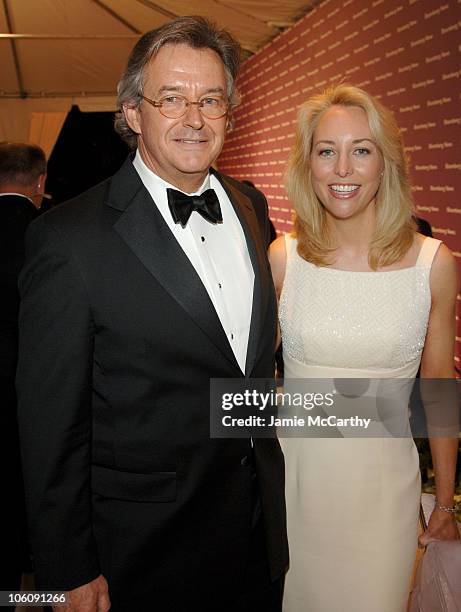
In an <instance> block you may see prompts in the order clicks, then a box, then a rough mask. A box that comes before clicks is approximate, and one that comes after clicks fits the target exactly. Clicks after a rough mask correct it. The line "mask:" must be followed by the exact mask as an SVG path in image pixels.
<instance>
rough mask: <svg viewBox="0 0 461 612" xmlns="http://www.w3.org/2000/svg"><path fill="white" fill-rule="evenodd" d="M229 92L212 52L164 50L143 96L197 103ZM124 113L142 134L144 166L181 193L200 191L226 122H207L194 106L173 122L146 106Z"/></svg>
mask: <svg viewBox="0 0 461 612" xmlns="http://www.w3.org/2000/svg"><path fill="white" fill-rule="evenodd" d="M226 89H227V84H226V75H225V71H224V64H223V62H222V61H221V58H220V57H219V56H218V54H217V53H215V51H213V50H212V49H194V48H192V47H189V46H188V45H182V44H179V45H165V46H164V47H162V48H161V49H160V51H159V52H158V53H157V54H156V55H155V56H154V57H153V58H152V59H151V61H150V62H149V64H147V66H146V68H145V71H144V88H143V94H144V95H145V96H146V97H147V98H150V99H151V100H159V99H160V98H164V97H165V96H170V95H181V96H184V97H185V98H187V99H188V100H189V101H191V102H196V101H198V100H200V99H201V98H203V97H204V96H206V95H207V94H213V96H216V95H220V96H222V97H224V98H226ZM124 112H125V117H126V119H127V122H128V124H129V126H130V127H131V129H132V130H134V131H135V132H136V133H137V134H138V149H139V152H140V155H141V157H142V159H143V161H144V163H145V164H146V165H147V166H148V167H149V168H150V169H151V170H153V171H154V172H155V173H156V174H157V175H158V176H160V177H161V178H163V179H164V180H166V181H168V182H169V183H171V184H172V185H175V186H176V187H178V188H179V189H181V190H182V191H186V192H188V193H191V192H193V191H195V190H196V189H197V188H198V187H199V186H200V185H201V183H202V182H203V179H204V177H205V175H206V173H207V172H208V170H209V168H210V166H211V164H212V163H213V161H214V160H215V159H216V158H217V157H218V155H219V153H220V152H221V149H222V146H223V143H224V136H225V133H226V127H227V116H226V115H225V116H224V117H221V118H219V119H207V118H206V117H204V116H203V115H202V114H201V112H200V110H199V108H198V107H197V105H190V106H189V107H188V108H187V112H186V113H185V115H183V116H182V117H180V118H179V119H169V118H167V117H164V116H163V115H162V114H161V112H160V110H159V109H158V108H154V107H153V106H151V105H150V104H149V103H148V102H146V101H145V100H142V102H141V104H140V106H139V108H129V107H124Z"/></svg>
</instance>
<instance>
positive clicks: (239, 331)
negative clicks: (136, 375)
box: [133, 151, 254, 372]
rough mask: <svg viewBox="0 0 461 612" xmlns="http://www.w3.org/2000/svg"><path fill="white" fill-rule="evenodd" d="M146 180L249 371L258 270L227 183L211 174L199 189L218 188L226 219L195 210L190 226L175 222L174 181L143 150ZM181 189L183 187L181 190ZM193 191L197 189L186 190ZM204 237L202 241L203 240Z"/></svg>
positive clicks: (138, 162) (139, 163) (141, 168)
mask: <svg viewBox="0 0 461 612" xmlns="http://www.w3.org/2000/svg"><path fill="white" fill-rule="evenodd" d="M133 165H134V167H135V168H136V170H137V172H138V174H139V176H140V177H141V180H142V182H143V183H144V185H145V187H146V189H147V190H148V191H149V193H150V195H151V196H152V199H153V200H154V202H155V204H156V205H157V208H158V209H159V211H160V213H161V215H162V216H163V218H164V220H165V222H166V224H167V225H168V227H169V228H170V230H171V232H172V233H173V236H174V237H175V238H176V240H177V241H178V243H179V245H180V246H181V248H182V249H183V251H184V253H185V254H186V255H187V257H188V259H189V261H190V262H191V264H192V265H193V266H194V268H195V270H196V272H197V274H198V275H199V277H200V280H201V281H202V283H203V285H204V287H205V289H206V290H207V292H208V295H209V297H210V300H211V301H212V303H213V306H214V308H215V310H216V313H217V315H218V317H219V320H220V321H221V325H222V326H223V329H224V331H225V333H226V336H227V339H228V340H229V344H230V346H231V347H232V350H233V352H234V355H235V358H236V360H237V363H238V364H239V366H240V368H241V370H242V372H245V362H246V354H247V349H248V338H249V334H250V322H251V310H252V304H253V285H254V271H253V267H252V265H251V260H250V256H249V254H248V249H247V245H246V240H245V235H244V233H243V229H242V226H241V225H240V222H239V220H238V218H237V215H236V213H235V211H234V207H233V206H232V204H231V202H230V200H229V198H228V196H227V194H226V192H225V191H224V188H223V187H222V185H221V183H220V182H219V181H218V179H217V178H216V177H215V176H213V175H208V176H207V177H206V179H205V181H204V182H203V184H202V185H201V187H200V189H198V190H197V192H195V194H196V195H199V194H201V193H203V191H205V190H206V189H209V188H212V189H214V190H215V192H216V194H217V196H218V199H219V204H220V206H221V212H222V216H223V223H220V224H216V225H214V224H212V223H210V222H209V221H207V220H206V219H204V218H203V217H202V216H201V215H200V214H199V213H197V212H193V213H192V215H191V217H190V219H189V222H188V223H187V225H186V227H185V228H183V227H182V226H181V225H180V224H176V223H174V221H173V218H172V216H171V213H170V210H169V208H168V199H167V193H166V190H167V188H168V187H171V188H173V189H177V187H175V186H174V185H170V184H169V183H167V182H166V181H164V180H163V179H161V178H160V177H159V176H157V175H156V174H155V173H154V172H152V171H151V170H150V169H149V168H148V167H147V166H146V164H145V163H144V162H143V160H142V159H141V156H140V154H139V151H137V152H136V155H135V158H134V160H133ZM178 191H179V190H178ZM188 195H194V194H188ZM202 238H203V239H204V240H202Z"/></svg>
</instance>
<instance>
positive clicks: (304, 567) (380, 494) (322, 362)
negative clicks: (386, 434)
mask: <svg viewBox="0 0 461 612" xmlns="http://www.w3.org/2000/svg"><path fill="white" fill-rule="evenodd" d="M439 244H440V241H437V240H433V239H431V238H426V240H425V241H424V243H423V247H422V250H421V254H420V256H419V258H418V261H417V263H416V265H415V266H414V267H412V268H407V269H402V270H395V271H390V272H349V271H341V270H336V269H331V268H325V267H317V266H314V265H312V264H310V263H308V262H306V261H304V260H303V259H302V258H301V257H300V256H299V255H298V254H297V252H296V241H295V240H294V239H293V238H291V237H287V240H286V246H287V266H286V274H285V280H284V286H283V291H282V295H281V300H280V323H281V328H282V339H283V347H284V359H285V378H286V379H290V378H298V379H299V378H398V377H403V378H407V377H414V376H415V374H416V372H417V369H418V365H419V362H420V357H421V352H422V348H423V344H424V338H425V334H426V328H427V322H428V317H429V311H430V305H431V300H430V286H429V275H430V267H431V263H432V259H433V257H434V255H435V252H436V250H437V248H438V246H439ZM403 409H404V410H406V406H404V407H403ZM404 416H405V417H406V414H405V415H404ZM281 444H282V448H283V451H284V454H285V462H286V496H287V520H288V539H289V545H290V569H289V571H288V574H287V578H286V583H285V597H284V611H285V612H304V611H308V612H333V611H335V610H342V611H343V612H403V611H404V610H405V606H406V601H407V597H408V590H409V584H410V578H411V572H412V567H413V561H414V558H415V551H416V546H417V525H418V509H419V499H420V476H419V459H418V452H417V450H416V447H415V445H414V443H413V440H412V439H411V438H395V439H393V438H383V437H375V438H365V439H364V438H362V439H358V438H355V439H353V438H352V439H351V438H349V439H341V438H321V439H319V438H315V439H314V438H309V439H306V438H296V439H293V438H291V439H287V438H286V439H281Z"/></svg>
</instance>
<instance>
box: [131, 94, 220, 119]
mask: <svg viewBox="0 0 461 612" xmlns="http://www.w3.org/2000/svg"><path fill="white" fill-rule="evenodd" d="M141 98H142V99H143V100H145V101H146V102H149V104H152V106H154V107H155V108H158V110H159V111H160V112H161V113H162V115H163V116H164V117H168V119H179V117H182V116H183V115H185V114H186V112H187V109H188V108H189V106H191V105H192V104H195V105H196V106H197V107H198V109H199V110H200V112H201V113H202V115H203V116H204V117H206V118H207V119H220V118H221V117H224V115H226V114H227V111H228V110H229V104H228V103H227V102H226V101H225V100H224V99H223V98H219V97H214V96H206V97H205V98H202V99H201V100H198V102H191V101H190V100H188V99H187V98H185V97H184V96H177V95H175V96H165V97H164V98H160V100H151V99H150V98H146V96H143V95H142V94H141Z"/></svg>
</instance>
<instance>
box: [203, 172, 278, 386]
mask: <svg viewBox="0 0 461 612" xmlns="http://www.w3.org/2000/svg"><path fill="white" fill-rule="evenodd" d="M215 175H216V177H217V178H218V179H219V181H220V182H221V184H222V186H223V187H224V189H225V191H226V193H227V195H228V196H229V199H230V201H231V203H232V206H233V207H234V210H235V212H236V214H237V216H238V218H239V221H240V224H241V226H242V228H243V232H244V234H245V239H246V243H247V247H248V253H249V255H250V260H251V264H252V266H253V270H254V275H255V279H254V289H253V306H252V310H251V325H250V335H249V338H248V350H247V358H246V364H245V374H246V375H247V376H249V375H250V374H251V371H252V370H253V366H254V363H255V360H256V357H257V350H258V344H259V339H260V334H261V325H262V321H263V320H264V314H265V311H266V308H267V300H268V295H269V284H268V283H269V279H268V268H267V259H266V253H265V251H264V250H263V249H262V248H261V247H260V246H259V245H261V243H262V242H263V240H262V238H261V232H260V229H259V224H258V220H257V218H256V213H255V211H254V208H253V205H252V203H251V200H250V199H249V198H248V197H247V196H246V195H244V194H243V193H242V192H241V191H239V190H238V189H237V188H236V187H234V185H233V184H232V183H231V182H230V181H228V180H226V178H225V177H224V176H222V175H220V174H219V173H217V172H216V173H215Z"/></svg>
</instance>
